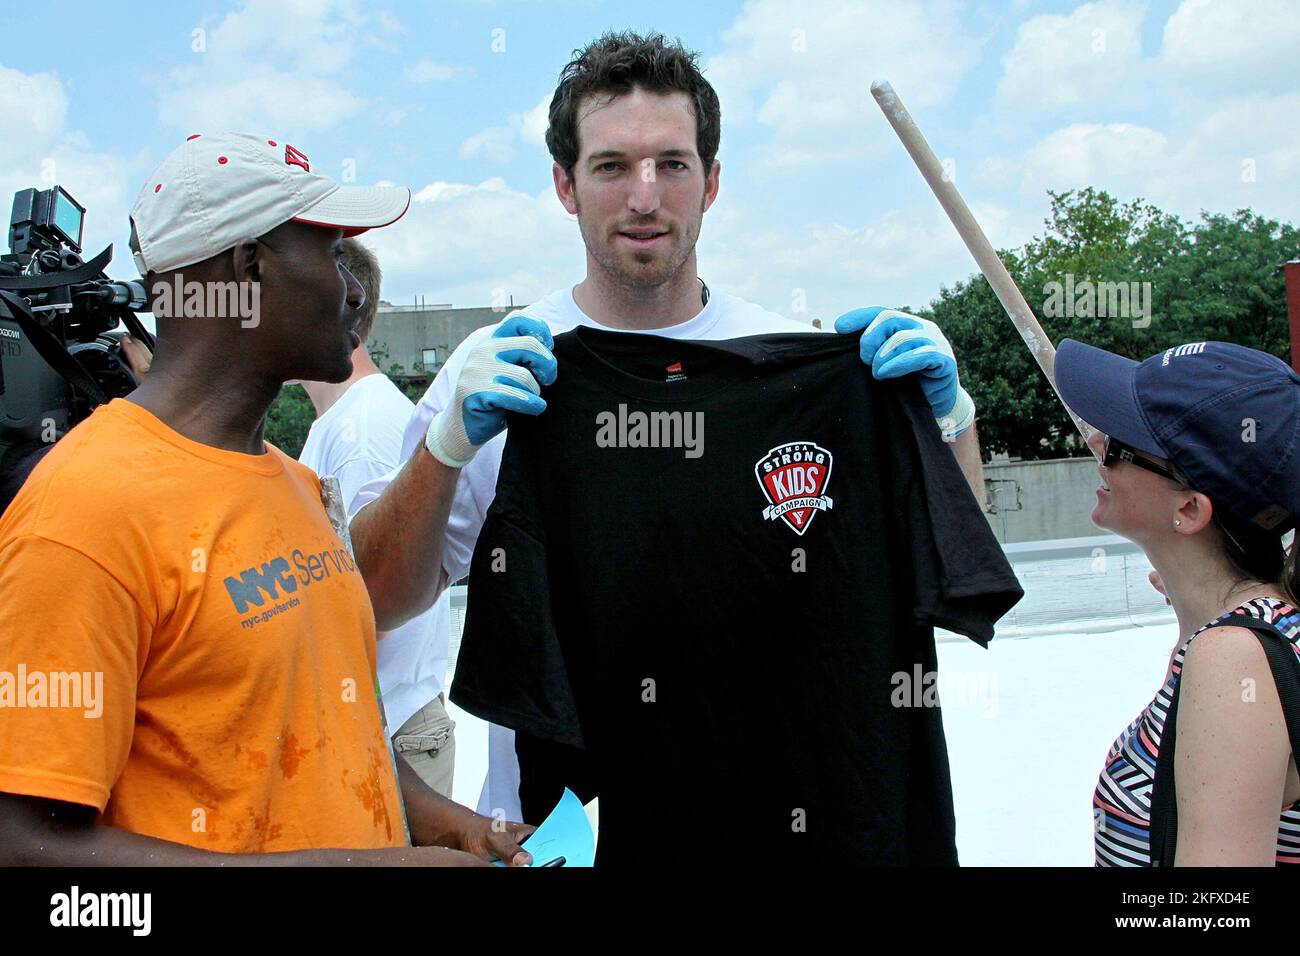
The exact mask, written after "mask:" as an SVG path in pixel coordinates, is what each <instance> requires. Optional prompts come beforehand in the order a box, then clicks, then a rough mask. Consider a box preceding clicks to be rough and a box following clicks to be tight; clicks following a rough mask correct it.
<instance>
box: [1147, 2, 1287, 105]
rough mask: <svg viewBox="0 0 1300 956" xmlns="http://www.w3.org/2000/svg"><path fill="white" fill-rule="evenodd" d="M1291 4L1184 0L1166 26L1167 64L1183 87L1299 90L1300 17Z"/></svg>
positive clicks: (1222, 90) (1228, 93) (1164, 57)
mask: <svg viewBox="0 0 1300 956" xmlns="http://www.w3.org/2000/svg"><path fill="white" fill-rule="evenodd" d="M1296 14H1297V10H1296V5H1295V3H1294V2H1289V0H1183V2H1182V3H1181V4H1180V5H1179V7H1178V9H1177V10H1175V11H1174V13H1173V14H1172V15H1171V16H1170V17H1169V20H1168V21H1167V22H1166V23H1165V29H1164V42H1163V45H1162V47H1161V50H1160V59H1161V61H1162V65H1163V66H1164V67H1166V68H1167V69H1168V70H1169V72H1171V73H1172V74H1175V75H1177V76H1178V78H1179V82H1180V83H1182V84H1192V85H1194V86H1196V87H1197V88H1198V89H1202V90H1208V91H1210V92H1217V93H1218V95H1219V96H1220V97H1221V96H1225V95H1226V96H1231V95H1234V94H1236V93H1239V92H1240V91H1241V90H1243V89H1260V88H1270V87H1276V88H1277V89H1278V90H1279V91H1281V90H1283V89H1292V88H1294V86H1295V77H1296V63H1297V58H1298V57H1300V16H1297V15H1296Z"/></svg>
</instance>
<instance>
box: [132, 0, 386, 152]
mask: <svg viewBox="0 0 1300 956" xmlns="http://www.w3.org/2000/svg"><path fill="white" fill-rule="evenodd" d="M368 23H369V21H368V20H367V18H365V17H363V16H362V15H361V14H359V13H358V12H357V10H356V8H355V5H354V4H353V3H352V2H351V0H248V2H247V3H246V4H245V5H243V6H242V7H240V8H239V9H238V10H235V11H234V12H232V13H229V14H227V15H226V16H225V18H224V19H222V20H221V22H220V23H218V24H217V26H215V27H213V28H212V29H211V30H208V29H207V28H206V27H199V28H197V29H198V30H201V31H204V32H203V33H202V34H201V35H200V36H198V37H197V38H196V39H195V40H194V43H193V44H192V45H196V46H198V47H199V49H198V50H196V51H195V52H194V53H193V57H194V60H195V62H194V63H193V64H192V65H187V66H182V67H178V68H176V69H174V70H172V71H171V72H170V73H169V74H168V76H167V77H166V79H165V80H164V81H162V82H161V83H160V84H159V85H158V94H159V117H160V118H161V119H162V121H163V122H164V123H167V124H168V125H170V126H173V127H175V128H177V129H178V130H181V131H183V132H185V133H190V132H197V131H202V130H218V129H219V130H224V129H237V130H248V131H254V132H275V133H277V134H279V135H281V136H286V137H287V136H299V135H302V134H303V133H309V132H315V131H318V130H324V129H329V128H331V127H333V126H336V125H337V124H339V123H341V122H343V121H344V120H346V119H348V118H350V117H352V116H355V115H357V114H358V113H360V112H361V110H362V109H364V108H365V106H366V102H365V100H364V99H362V98H361V97H359V96H357V95H355V94H353V93H351V92H350V91H349V90H348V89H347V88H346V87H345V86H344V85H343V84H342V83H341V82H339V80H338V79H336V78H335V77H336V76H337V74H339V73H341V72H342V71H343V70H344V69H345V68H346V67H347V65H348V63H349V61H350V60H351V59H352V55H353V53H354V52H355V50H356V49H357V48H358V47H359V46H360V45H361V44H362V43H364V42H365V41H366V40H367V39H368V37H369V34H368V32H367V29H368ZM391 27H392V23H391V21H385V22H381V23H380V24H379V28H380V29H381V30H382V31H385V32H390V31H391Z"/></svg>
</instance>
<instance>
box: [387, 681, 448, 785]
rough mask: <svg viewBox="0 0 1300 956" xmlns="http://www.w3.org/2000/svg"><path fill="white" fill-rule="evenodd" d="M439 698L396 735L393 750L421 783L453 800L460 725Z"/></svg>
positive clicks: (417, 712)
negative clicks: (452, 790) (453, 781)
mask: <svg viewBox="0 0 1300 956" xmlns="http://www.w3.org/2000/svg"><path fill="white" fill-rule="evenodd" d="M443 700H444V698H443V695H441V694H439V695H438V696H437V697H435V698H434V699H433V700H431V701H429V702H428V703H427V704H425V705H424V706H423V707H421V708H420V709H419V710H417V711H416V712H415V713H414V714H412V715H411V719H410V720H408V721H407V722H406V723H404V724H402V726H401V727H400V728H398V731H397V733H395V734H393V750H394V751H396V752H397V754H398V756H400V757H402V758H404V759H405V760H406V762H407V763H408V764H410V765H411V769H413V770H414V771H415V772H416V773H417V774H419V775H420V779H421V780H423V781H424V782H425V783H427V784H428V785H429V786H430V787H431V788H432V789H434V790H436V791H438V793H440V794H442V795H443V796H444V797H447V798H448V799H451V780H452V775H453V772H454V771H455V769H456V722H455V721H454V720H452V719H451V718H450V717H448V716H447V708H446V706H445V704H444V703H443Z"/></svg>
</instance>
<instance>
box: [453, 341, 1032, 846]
mask: <svg viewBox="0 0 1300 956" xmlns="http://www.w3.org/2000/svg"><path fill="white" fill-rule="evenodd" d="M554 351H555V355H556V358H557V360H558V362H559V369H560V373H559V377H558V379H557V381H556V382H555V384H554V385H552V386H550V387H549V388H547V389H544V390H543V393H542V394H543V397H544V398H545V399H546V401H547V404H548V407H547V410H546V412H544V413H543V414H542V415H540V416H537V417H536V418H529V417H524V416H512V417H511V420H510V425H509V435H508V439H507V442H506V448H505V452H504V457H503V460H502V463H501V470H500V475H499V478H498V481H497V492H496V498H495V500H494V502H493V503H492V506H491V508H490V509H489V511H488V514H487V518H486V520H485V523H484V526H483V530H482V532H481V533H480V535H479V539H478V544H477V547H476V548H475V551H474V558H473V562H472V564H471V568H470V597H469V607H468V616H467V619H466V625H465V633H464V639H463V641H462V644H461V649H460V655H459V658H458V661H457V667H456V675H455V680H454V682H453V683H452V691H451V694H452V699H453V700H454V701H455V702H456V703H457V704H459V705H460V706H461V707H463V708H465V709H466V710H468V711H470V712H471V713H474V714H477V715H479V716H480V717H483V718H485V719H488V720H491V721H494V722H496V723H498V724H502V725H504V726H507V727H511V728H514V729H515V730H516V732H517V739H518V753H519V756H520V764H521V767H520V769H521V775H522V780H523V786H522V788H521V796H522V798H523V801H524V811H525V813H524V815H525V818H526V819H528V820H529V821H530V822H534V823H535V822H540V816H541V815H542V814H544V813H545V812H546V811H547V810H549V808H550V806H551V805H553V804H554V802H555V800H556V799H557V798H558V796H559V792H560V788H562V787H563V786H565V785H568V786H570V787H572V788H573V789H574V790H575V791H576V792H578V794H579V796H581V797H583V798H584V799H588V798H590V797H591V796H593V795H599V796H600V817H601V820H600V828H601V832H600V841H599V852H598V857H597V863H598V864H600V865H604V864H614V863H617V864H627V863H648V864H654V863H670V862H679V861H681V860H683V859H688V860H691V861H692V862H698V861H701V860H707V859H708V858H710V857H712V856H716V857H717V858H719V860H721V861H725V862H734V859H735V854H736V853H738V852H739V853H743V854H744V855H745V856H746V857H748V858H751V859H753V860H754V861H755V865H759V866H762V865H766V864H767V863H770V862H772V861H774V860H776V861H783V862H800V861H807V862H832V863H854V864H955V863H956V862H957V854H956V844H955V836H954V828H955V825H954V820H953V807H952V792H951V782H950V778H949V771H948V758H947V750H946V745H945V742H944V736H943V724H942V720H941V718H940V712H939V709H938V707H936V706H928V707H927V706H917V704H918V703H920V702H921V701H922V700H923V696H929V697H932V695H923V693H922V689H923V688H921V687H917V688H915V689H912V688H911V686H910V685H911V683H913V682H915V681H916V680H917V679H920V680H921V681H922V682H923V683H925V682H926V681H930V682H932V681H933V677H932V675H933V674H934V672H935V670H936V654H935V646H934V634H933V626H935V625H939V626H942V627H945V628H949V629H951V630H954V631H958V632H960V633H963V634H966V635H968V636H970V637H971V638H973V639H974V640H976V641H977V642H979V643H980V644H987V642H988V640H989V638H991V637H992V635H993V625H994V622H996V621H997V620H998V618H1000V617H1001V616H1002V615H1003V614H1005V613H1006V611H1007V610H1009V609H1010V608H1011V606H1012V605H1014V604H1015V602H1016V601H1017V600H1019V598H1020V596H1021V593H1022V592H1021V590H1020V587H1019V585H1018V584H1017V582H1016V578H1015V575H1014V574H1013V572H1012V571H1011V569H1010V566H1009V565H1008V564H1007V561H1006V558H1005V557H1004V556H1003V553H1002V550H1001V548H1000V547H999V545H998V543H997V541H996V539H995V538H994V536H993V534H992V532H991V531H990V530H989V527H988V524H987V522H986V521H985V519H984V516H983V514H982V513H981V511H980V508H979V506H978V504H976V502H975V499H974V497H973V496H972V495H971V493H970V490H969V488H968V487H967V485H966V483H965V479H964V478H963V476H962V474H961V471H960V469H959V468H958V466H957V463H956V460H955V459H954V457H953V455H952V452H951V450H950V447H949V446H947V445H945V444H944V443H943V441H942V439H941V438H940V435H939V430H938V428H937V426H936V425H935V421H934V417H933V414H932V413H931V411H930V408H929V405H928V404H927V403H926V401H925V398H924V397H923V395H922V393H921V391H920V388H919V386H918V385H917V383H916V382H915V381H914V380H912V379H906V380H901V381H895V382H877V381H875V380H874V379H873V378H872V376H871V372H870V369H868V368H867V367H866V366H865V365H864V364H863V363H862V361H861V360H860V358H859V357H858V342H857V337H856V336H838V335H817V334H798V333H794V334H781V335H761V336H751V337H748V338H742V339H733V340H729V341H724V342H699V341H676V340H671V339H664V338H661V337H658V336H650V335H636V334H628V333H613V332H604V331H601V330H594V329H590V328H583V327H579V328H578V329H576V330H574V331H572V332H569V333H566V334H564V335H561V336H558V337H557V338H556V340H555V348H554ZM904 685H906V688H907V689H906V692H904ZM900 701H901V702H903V705H899V702H900Z"/></svg>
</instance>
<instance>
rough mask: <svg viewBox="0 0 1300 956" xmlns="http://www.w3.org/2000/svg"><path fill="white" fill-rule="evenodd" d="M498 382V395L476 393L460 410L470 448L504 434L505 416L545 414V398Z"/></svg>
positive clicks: (496, 393) (509, 383) (494, 393)
mask: <svg viewBox="0 0 1300 956" xmlns="http://www.w3.org/2000/svg"><path fill="white" fill-rule="evenodd" d="M498 381H500V383H501V384H502V385H503V386H505V387H504V388H502V389H501V390H500V391H491V392H475V393H474V394H473V395H470V396H469V397H468V398H466V399H465V401H464V403H463V404H462V406H461V408H462V414H463V417H464V420H465V434H466V437H468V438H469V440H470V443H471V444H474V445H482V444H483V443H485V442H486V441H488V440H489V439H490V438H492V437H493V436H495V435H497V434H499V433H500V432H502V431H504V430H505V427H506V412H519V413H521V414H524V415H540V414H541V413H542V412H544V411H546V400H545V399H544V398H542V397H540V396H538V395H533V394H531V393H529V392H524V391H521V390H520V389H518V388H516V387H514V385H513V383H511V382H509V381H502V380H498Z"/></svg>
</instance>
